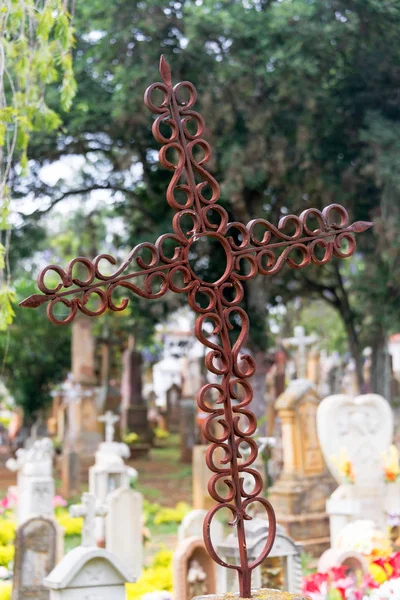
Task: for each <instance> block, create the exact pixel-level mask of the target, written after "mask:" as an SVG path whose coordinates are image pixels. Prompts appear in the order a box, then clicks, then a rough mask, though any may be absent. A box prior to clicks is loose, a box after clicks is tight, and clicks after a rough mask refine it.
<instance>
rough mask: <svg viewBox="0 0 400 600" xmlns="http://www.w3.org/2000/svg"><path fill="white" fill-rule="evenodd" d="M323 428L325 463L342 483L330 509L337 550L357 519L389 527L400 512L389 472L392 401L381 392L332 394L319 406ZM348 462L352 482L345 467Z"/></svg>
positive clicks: (399, 492)
mask: <svg viewBox="0 0 400 600" xmlns="http://www.w3.org/2000/svg"><path fill="white" fill-rule="evenodd" d="M317 427H318V437H319V441H320V445H321V449H322V452H323V454H324V457H325V460H326V462H327V464H328V467H329V469H330V471H331V472H332V475H333V476H334V477H335V478H336V480H337V481H338V483H339V484H340V485H339V487H338V488H337V489H336V490H335V491H334V492H333V494H332V496H331V497H330V498H329V499H328V501H327V505H326V506H327V512H328V514H329V516H330V528H331V544H332V546H334V545H335V543H336V540H337V538H338V536H339V534H340V531H341V530H342V529H343V528H344V527H345V526H346V525H348V524H349V523H352V522H353V521H356V520H360V519H361V520H363V519H369V520H372V521H373V522H374V523H375V524H376V525H377V526H378V527H382V528H384V527H386V525H387V521H388V517H389V515H390V514H400V486H399V484H398V483H385V478H384V468H383V454H384V453H385V452H387V451H388V448H389V446H390V445H391V443H392V438H393V415H392V410H391V408H390V405H389V403H388V402H387V401H386V400H385V398H383V397H382V396H378V395H377V394H365V395H362V396H357V397H356V398H352V397H351V396H347V395H344V394H337V395H334V396H329V397H328V398H325V399H324V400H323V401H322V402H321V404H320V406H319V407H318V413H317ZM346 461H348V462H349V463H350V465H351V471H352V478H351V479H352V483H351V482H350V481H348V478H347V479H346V476H345V474H343V473H342V472H341V469H340V464H341V462H346Z"/></svg>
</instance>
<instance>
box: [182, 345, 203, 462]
mask: <svg viewBox="0 0 400 600" xmlns="http://www.w3.org/2000/svg"><path fill="white" fill-rule="evenodd" d="M200 382H201V379H200V370H199V361H198V360H197V359H196V360H194V361H193V360H191V361H190V360H189V359H188V357H185V358H183V360H182V396H181V401H180V415H179V434H180V447H181V452H180V458H181V461H182V462H183V463H191V462H192V459H193V449H194V447H195V445H196V417H197V405H196V390H198V387H197V388H196V385H200Z"/></svg>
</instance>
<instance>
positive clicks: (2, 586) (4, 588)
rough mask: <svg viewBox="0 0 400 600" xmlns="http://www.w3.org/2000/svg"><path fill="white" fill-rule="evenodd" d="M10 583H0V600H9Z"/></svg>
mask: <svg viewBox="0 0 400 600" xmlns="http://www.w3.org/2000/svg"><path fill="white" fill-rule="evenodd" d="M11 587H12V583H11V581H0V600H11Z"/></svg>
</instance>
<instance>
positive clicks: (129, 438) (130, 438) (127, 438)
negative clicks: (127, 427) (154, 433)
mask: <svg viewBox="0 0 400 600" xmlns="http://www.w3.org/2000/svg"><path fill="white" fill-rule="evenodd" d="M122 441H123V442H124V444H128V446H131V445H132V444H138V443H139V442H140V437H139V435H138V434H137V433H133V432H131V433H129V432H126V433H124V434H123V436H122Z"/></svg>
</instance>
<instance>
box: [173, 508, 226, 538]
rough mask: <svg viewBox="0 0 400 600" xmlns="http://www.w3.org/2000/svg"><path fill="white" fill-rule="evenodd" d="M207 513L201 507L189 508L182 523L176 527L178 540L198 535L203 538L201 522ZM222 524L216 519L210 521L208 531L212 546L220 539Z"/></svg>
mask: <svg viewBox="0 0 400 600" xmlns="http://www.w3.org/2000/svg"><path fill="white" fill-rule="evenodd" d="M206 515H207V511H206V510H203V509H201V508H197V509H195V510H191V511H190V512H188V513H187V514H186V515H185V516H184V517H183V519H182V523H181V524H180V525H179V528H178V542H183V540H185V539H186V538H191V537H198V538H201V539H203V523H204V519H205V517H206ZM223 530H224V528H223V525H222V523H220V522H219V521H217V519H213V520H212V522H211V527H210V532H211V540H212V542H213V544H214V546H217V545H218V544H219V543H220V542H221V541H222V536H223Z"/></svg>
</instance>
